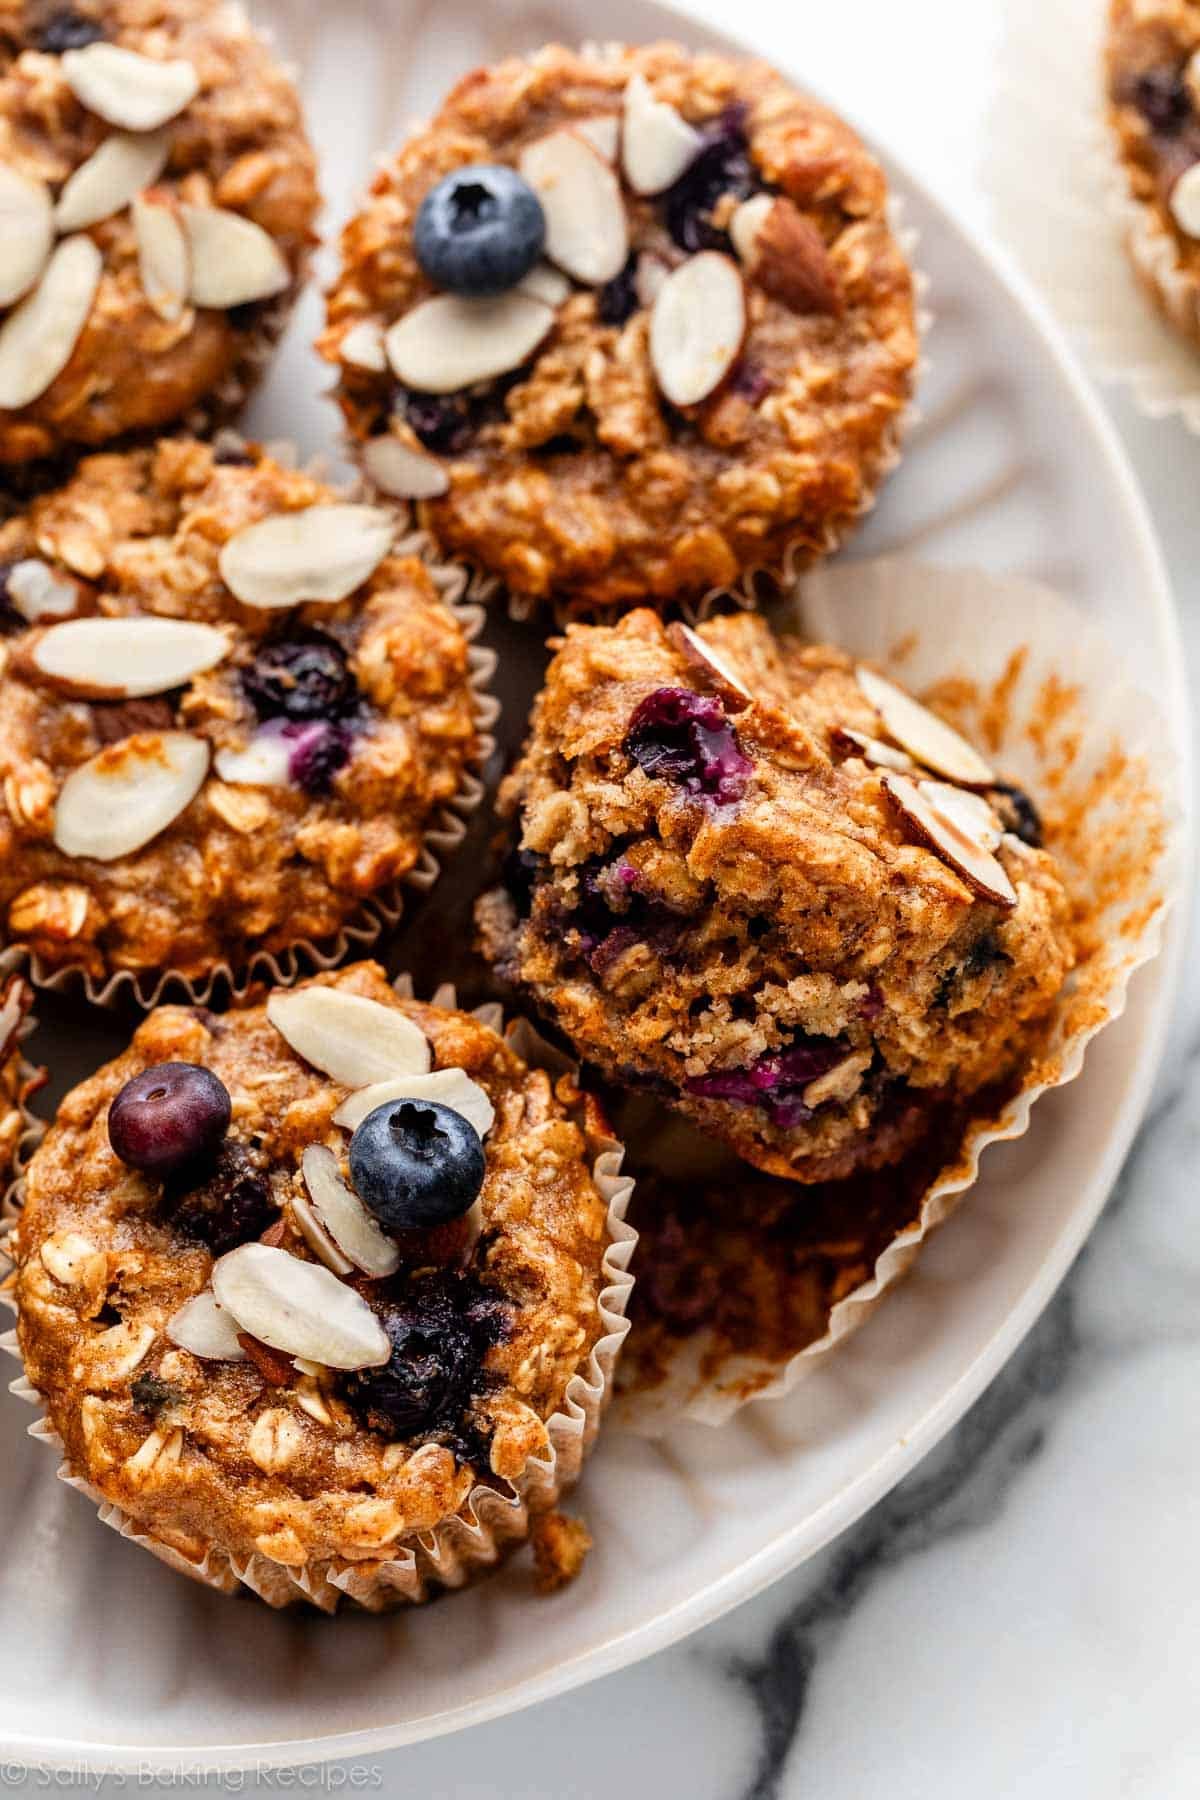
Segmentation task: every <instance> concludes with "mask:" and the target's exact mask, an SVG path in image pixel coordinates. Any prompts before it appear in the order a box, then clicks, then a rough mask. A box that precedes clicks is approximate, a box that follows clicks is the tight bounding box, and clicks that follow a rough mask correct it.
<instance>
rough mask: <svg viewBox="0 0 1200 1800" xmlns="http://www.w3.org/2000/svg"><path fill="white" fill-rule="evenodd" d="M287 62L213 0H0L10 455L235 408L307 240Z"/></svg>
mask: <svg viewBox="0 0 1200 1800" xmlns="http://www.w3.org/2000/svg"><path fill="white" fill-rule="evenodd" d="M317 205H318V195H317V189H316V162H315V158H314V156H313V152H312V149H311V147H310V146H309V143H308V140H307V138H306V136H305V134H304V126H303V120H302V118H301V113H300V103H299V99H298V97H297V94H296V90H295V88H294V86H293V84H292V82H291V80H290V78H289V77H288V76H287V75H286V74H285V73H284V71H283V70H282V69H281V68H280V67H279V65H278V64H277V63H276V61H275V60H274V57H273V56H272V54H271V53H270V51H269V50H268V48H267V46H266V44H265V43H264V42H263V41H262V39H261V38H259V37H258V36H257V35H256V34H255V33H254V32H253V31H252V30H251V28H250V26H249V23H248V22H247V20H246V18H245V16H244V15H243V14H242V13H241V11H240V10H239V9H238V8H236V7H231V6H226V5H221V4H217V3H216V0H78V4H75V5H69V6H67V5H59V4H55V3H54V0H0V211H2V213H3V231H2V242H3V256H2V258H0V263H2V265H3V266H2V267H0V463H2V464H7V465H10V466H11V465H18V464H25V463H29V462H32V461H34V460H37V459H40V458H45V457H51V456H54V455H55V454H57V453H59V452H63V451H69V450H72V449H75V448H78V447H80V446H92V447H95V446H98V445H101V444H105V443H109V442H112V441H113V440H115V439H118V438H121V437H124V436H127V435H128V434H131V433H135V432H145V431H151V430H155V429H157V428H160V427H162V426H164V425H166V424H168V423H170V422H172V421H173V420H176V419H183V418H190V419H191V421H192V423H193V424H195V423H196V422H197V421H198V420H199V419H200V418H201V417H203V418H204V419H206V420H209V421H211V420H212V419H215V418H217V417H220V416H224V415H228V414H229V413H231V412H232V411H233V410H235V409H236V407H237V406H238V405H239V404H240V403H241V401H242V400H243V399H244V398H245V395H246V392H247V391H248V388H249V386H250V384H251V382H252V380H253V378H254V376H255V373H256V371H257V369H258V367H259V365H260V364H261V362H262V360H263V357H264V355H265V353H266V351H267V350H268V349H269V347H270V345H271V344H272V343H273V342H274V340H275V338H276V337H277V336H278V335H279V332H280V331H281V329H282V327H283V323H284V321H285V319H286V317H287V314H288V311H289V310H290V307H291V303H292V301H293V300H294V298H295V294H296V291H297V289H298V286H299V284H300V281H301V279H302V276H303V272H304V267H305V263H306V259H307V254H308V250H309V248H310V246H311V244H312V243H313V241H314V237H313V221H314V218H315V215H316V211H317Z"/></svg>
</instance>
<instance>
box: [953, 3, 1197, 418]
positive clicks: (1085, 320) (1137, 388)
mask: <svg viewBox="0 0 1200 1800" xmlns="http://www.w3.org/2000/svg"><path fill="white" fill-rule="evenodd" d="M1106 10H1107V9H1106V8H1105V7H1103V6H1101V5H1099V4H1097V0H1060V4H1059V5H1058V6H1056V7H1046V6H1044V5H1041V4H1039V3H1038V0H1009V4H1008V6H1007V7H1006V8H1005V24H1004V31H1003V35H1002V40H1001V46H1000V53H999V57H998V61H997V79H996V90H995V100H994V103H993V107H992V112H991V119H990V123H991V130H990V131H989V132H988V133H986V136H985V141H986V144H987V155H986V157H985V158H984V160H983V162H982V164H981V169H980V174H981V178H982V181H983V184H984V187H985V189H986V191H987V193H988V196H989V198H990V200H991V203H992V210H993V214H994V216H995V219H996V222H997V225H998V227H999V230H1000V233H1001V235H1002V236H1003V238H1004V239H1005V241H1006V242H1007V244H1008V246H1009V248H1010V249H1012V250H1013V251H1015V253H1016V255H1017V257H1018V259H1019V261H1020V262H1021V263H1022V264H1023V266H1024V268H1025V269H1026V271H1027V273H1028V274H1029V275H1031V276H1032V278H1033V279H1034V281H1036V283H1037V285H1038V287H1039V288H1040V289H1041V291H1042V293H1043V295H1044V296H1045V298H1046V299H1047V300H1048V301H1049V302H1050V304H1051V306H1052V307H1053V309H1054V311H1055V312H1056V313H1057V314H1058V317H1059V318H1060V320H1061V321H1062V323H1063V324H1064V325H1065V326H1066V327H1067V329H1068V330H1069V331H1070V332H1071V333H1072V334H1073V335H1074V336H1075V337H1076V338H1077V339H1078V340H1079V341H1080V342H1081V343H1082V345H1083V347H1084V350H1085V353H1086V355H1087V357H1088V360H1089V362H1090V363H1091V365H1092V367H1093V369H1094V371H1095V373H1096V374H1097V375H1098V376H1099V377H1100V379H1101V380H1102V381H1106V382H1110V383H1113V384H1116V385H1120V386H1122V387H1125V388H1127V389H1128V390H1129V392H1130V394H1131V396H1132V398H1133V401H1134V403H1135V405H1136V406H1137V408H1138V410H1139V411H1140V412H1142V413H1144V414H1145V415H1146V417H1147V418H1151V419H1163V418H1171V417H1177V418H1179V419H1181V420H1182V421H1183V423H1184V424H1185V425H1186V426H1187V427H1188V429H1189V430H1190V431H1194V432H1200V289H1198V288H1197V284H1196V283H1195V282H1194V281H1193V280H1192V279H1190V278H1188V277H1187V276H1185V275H1184V274H1183V273H1182V271H1181V270H1180V268H1179V262H1178V249H1177V246H1176V244H1175V241H1174V239H1173V238H1172V236H1171V235H1170V233H1169V232H1167V231H1166V230H1165V229H1164V228H1163V226H1162V225H1161V224H1160V222H1159V221H1158V219H1157V218H1156V217H1155V216H1154V213H1153V212H1152V211H1151V209H1150V208H1149V207H1148V206H1145V205H1143V204H1142V203H1141V202H1140V201H1138V200H1136V199H1135V198H1134V197H1133V195H1132V194H1131V193H1130V190H1129V183H1128V178H1127V175H1126V171H1125V169H1124V167H1123V165H1122V163H1121V161H1120V157H1119V155H1118V149H1117V142H1116V138H1115V136H1114V135H1113V132H1112V130H1111V127H1110V126H1109V123H1108V119H1107V117H1106V116H1105V115H1106V98H1105V91H1104V74H1103V65H1102V55H1103V35H1104V30H1105V15H1106ZM1047 169H1053V171H1054V179H1053V181H1047V180H1046V171H1047Z"/></svg>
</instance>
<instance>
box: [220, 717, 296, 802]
mask: <svg viewBox="0 0 1200 1800" xmlns="http://www.w3.org/2000/svg"><path fill="white" fill-rule="evenodd" d="M291 763H292V749H291V746H290V745H289V744H288V740H287V739H286V738H285V737H284V735H283V733H282V731H280V730H277V729H276V730H272V728H271V726H269V725H264V727H263V729H262V730H261V731H256V732H255V734H254V736H253V737H252V738H251V739H250V742H249V743H248V744H247V745H246V747H245V749H244V750H218V751H217V754H216V756H215V757H214V758H213V767H214V768H215V769H216V771H217V774H218V775H219V776H220V778H221V780H222V781H227V782H229V784H230V786H231V787H290V786H291V781H292V775H291Z"/></svg>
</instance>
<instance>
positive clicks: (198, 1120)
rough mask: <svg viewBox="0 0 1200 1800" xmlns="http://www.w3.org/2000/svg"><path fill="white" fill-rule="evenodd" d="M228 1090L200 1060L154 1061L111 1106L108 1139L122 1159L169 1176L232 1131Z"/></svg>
mask: <svg viewBox="0 0 1200 1800" xmlns="http://www.w3.org/2000/svg"><path fill="white" fill-rule="evenodd" d="M231 1114H232V1107H231V1105H230V1100H229V1091H228V1089H227V1088H226V1087H225V1084H224V1083H223V1082H221V1081H219V1080H218V1079H217V1077H216V1076H215V1075H214V1074H213V1072H212V1070H211V1069H205V1068H202V1067H201V1066H200V1065H199V1064H198V1063H185V1062H168V1063H156V1064H155V1066H154V1067H153V1068H150V1069H143V1071H142V1073H141V1074H140V1075H135V1076H134V1077H133V1080H132V1081H127V1082H126V1083H125V1086H124V1087H123V1088H122V1089H121V1091H120V1093H119V1094H118V1095H117V1097H116V1099H115V1100H114V1101H113V1103H112V1105H111V1106H110V1107H109V1109H108V1141H109V1143H110V1144H111V1145H112V1147H113V1150H114V1151H115V1152H116V1154H117V1155H118V1156H119V1157H120V1159H121V1161H122V1162H123V1163H128V1165H129V1167H130V1168H131V1169H141V1170H142V1171H143V1172H144V1173H145V1174H147V1175H168V1174H170V1173H171V1172H172V1171H173V1170H175V1169H179V1168H181V1167H182V1166H183V1164H185V1163H189V1162H192V1161H193V1160H195V1159H197V1158H201V1157H204V1156H210V1155H212V1153H213V1152H214V1151H215V1150H216V1148H217V1146H218V1145H219V1144H220V1142H221V1140H222V1139H223V1138H224V1136H225V1133H226V1132H227V1131H228V1130H229V1120H230V1117H231Z"/></svg>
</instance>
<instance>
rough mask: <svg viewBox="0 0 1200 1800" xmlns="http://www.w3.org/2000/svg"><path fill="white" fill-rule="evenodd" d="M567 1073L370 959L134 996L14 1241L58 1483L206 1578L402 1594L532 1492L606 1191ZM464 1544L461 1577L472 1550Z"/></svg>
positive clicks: (32, 1362) (604, 1225) (264, 1586)
mask: <svg viewBox="0 0 1200 1800" xmlns="http://www.w3.org/2000/svg"><path fill="white" fill-rule="evenodd" d="M568 1085H569V1084H568ZM564 1093H566V1088H565V1087H564V1086H563V1085H562V1084H558V1085H556V1084H555V1083H553V1082H552V1080H551V1077H550V1076H549V1075H548V1074H547V1073H546V1072H545V1071H542V1070H538V1069H533V1068H530V1067H529V1066H528V1065H527V1064H526V1063H525V1062H524V1061H522V1059H521V1058H520V1057H519V1056H518V1055H517V1054H516V1053H515V1051H514V1050H513V1049H512V1048H510V1046H509V1045H508V1044H507V1043H506V1042H505V1041H504V1040H503V1039H502V1038H501V1037H499V1036H498V1035H497V1034H496V1033H495V1032H494V1031H492V1030H490V1029H489V1028H488V1027H487V1026H486V1025H484V1024H482V1023H481V1022H480V1020H479V1019H477V1018H475V1017H473V1016H471V1015H469V1014H465V1013H461V1012H455V1011H448V1010H444V1009H442V1008H439V1007H435V1006H430V1005H424V1004H421V1003H418V1002H414V1001H407V1000H402V999H399V998H398V997H397V996H396V994H395V992H394V991H393V990H392V989H391V988H390V987H389V985H388V983H387V981H386V978H385V977H384V974H383V971H382V970H381V969H379V968H378V967H377V966H376V965H373V964H360V965H358V966H357V967H355V968H352V969H348V970H344V971H342V972H341V973H340V974H337V975H331V976H324V977H319V978H318V979H317V980H316V981H315V982H313V983H311V984H307V985H304V986H301V987H300V988H298V989H293V990H290V991H288V992H286V993H284V992H281V991H280V992H276V993H275V994H274V995H272V996H271V997H270V998H269V999H268V1002H267V1004H266V1005H265V1006H261V1005H260V1006H254V1007H250V1008H247V1009H244V1010H237V1011H234V1012H231V1013H228V1014H226V1015H223V1016H220V1017H217V1016H215V1015H213V1014H210V1013H207V1012H205V1011H203V1010H202V1009H198V1008H183V1007H164V1008H161V1009H159V1010H158V1011H157V1012H155V1013H153V1014H151V1015H150V1016H149V1018H148V1019H147V1020H146V1021H145V1022H144V1023H143V1024H142V1025H141V1027H140V1028H139V1030H138V1032H137V1034H136V1036H135V1037H134V1039H133V1042H132V1044H131V1046H130V1048H129V1050H128V1051H127V1052H126V1053H125V1054H124V1055H123V1056H121V1057H120V1058H118V1060H117V1061H116V1062H113V1063H110V1064H109V1065H108V1066H107V1067H106V1068H104V1069H101V1070H100V1071H99V1073H98V1074H96V1075H95V1076H93V1077H92V1078H91V1079H90V1080H88V1081H86V1082H85V1083H84V1084H83V1085H82V1086H81V1087H79V1088H77V1089H76V1090H75V1091H74V1092H73V1093H72V1094H70V1095H69V1096H68V1097H67V1099H66V1100H65V1101H64V1102H63V1104H62V1106H61V1108H60V1110H59V1114H58V1118H57V1120H56V1122H55V1124H54V1125H53V1126H52V1128H51V1130H50V1132H49V1134H48V1136H47V1138H46V1140H45V1142H44V1144H43V1145H42V1147H41V1149H40V1150H39V1152H38V1153H37V1155H36V1156H35V1158H34V1160H33V1162H32V1164H31V1166H30V1169H29V1172H28V1178H27V1182H26V1184H25V1201H24V1207H23V1210H22V1211H21V1214H20V1218H19V1223H18V1226H17V1229H16V1232H15V1236H14V1243H13V1254H14V1256H15V1258H16V1261H17V1265H18V1272H17V1278H16V1299H17V1303H18V1337H19V1343H20V1349H21V1353H22V1355H23V1358H24V1362H25V1369H26V1374H27V1376H28V1379H29V1380H30V1381H31V1382H32V1384H33V1386H34V1387H35V1388H36V1389H37V1391H38V1393H39V1394H40V1395H41V1397H42V1399H43V1401H44V1404H45V1406H46V1410H47V1414H48V1418H49V1420H50V1423H51V1425H52V1426H53V1428H54V1430H55V1431H56V1432H57V1433H58V1434H59V1436H60V1437H61V1439H62V1441H63V1445H64V1449H65V1454H66V1459H67V1464H68V1466H69V1468H70V1470H71V1472H72V1474H73V1475H74V1476H75V1477H77V1478H79V1479H81V1480H83V1481H84V1482H86V1483H87V1484H89V1486H90V1489H91V1490H92V1491H93V1492H94V1494H95V1495H96V1496H98V1497H102V1498H103V1499H104V1500H105V1501H108V1502H111V1503H114V1504H115V1505H117V1506H118V1507H120V1508H122V1509H123V1511H124V1512H125V1513H126V1514H127V1515H128V1516H129V1517H130V1518H131V1519H132V1521H133V1524H134V1527H135V1528H136V1529H137V1531H138V1532H139V1533H140V1534H144V1535H145V1537H147V1538H148V1539H149V1540H150V1541H151V1543H152V1545H154V1546H157V1547H160V1548H161V1547H165V1548H166V1549H167V1551H168V1552H171V1553H173V1555H174V1558H175V1559H176V1561H177V1562H179V1561H180V1560H181V1561H182V1564H183V1566H185V1567H189V1566H190V1567H191V1568H193V1569H203V1571H204V1573H205V1575H206V1577H207V1578H208V1579H213V1580H216V1581H217V1582H218V1584H219V1585H236V1580H237V1579H238V1577H239V1576H240V1577H241V1578H245V1579H248V1580H249V1581H250V1584H251V1585H254V1586H256V1587H257V1588H258V1589H259V1591H261V1592H263V1594H264V1596H265V1597H267V1598H269V1599H273V1600H275V1601H277V1602H281V1601H283V1600H285V1599H295V1598H297V1597H299V1595H300V1594H301V1592H307V1593H308V1595H309V1597H311V1598H315V1599H317V1600H318V1602H319V1603H321V1604H324V1605H329V1604H332V1603H333V1602H334V1601H335V1600H336V1598H337V1593H338V1586H339V1584H340V1585H341V1586H342V1587H343V1588H345V1589H347V1590H348V1591H351V1592H353V1593H355V1594H356V1597H358V1598H360V1599H363V1600H364V1602H365V1603H367V1604H371V1605H377V1604H386V1603H388V1602H389V1601H390V1600H392V1599H414V1598H422V1597H424V1592H425V1587H426V1584H427V1582H428V1581H429V1580H430V1579H434V1580H436V1579H437V1575H438V1572H439V1570H438V1568H437V1567H435V1565H437V1564H438V1555H439V1552H438V1548H437V1545H438V1534H439V1532H441V1531H442V1530H443V1528H444V1527H446V1526H448V1525H450V1524H452V1523H453V1522H454V1521H456V1520H457V1521H458V1522H459V1525H460V1526H462V1527H464V1528H465V1526H467V1525H469V1524H470V1516H469V1509H468V1501H469V1497H470V1496H471V1495H472V1491H473V1490H475V1489H476V1488H477V1484H479V1483H480V1482H482V1483H484V1484H486V1485H487V1486H488V1487H490V1488H491V1489H493V1490H494V1494H493V1498H497V1497H499V1496H500V1495H507V1496H508V1497H509V1499H510V1500H512V1499H513V1498H514V1497H522V1496H523V1495H524V1493H525V1487H526V1476H527V1474H528V1471H529V1466H530V1464H531V1462H532V1461H534V1460H536V1459H539V1458H540V1459H542V1460H543V1461H544V1460H545V1459H546V1457H547V1454H548V1451H549V1448H550V1441H551V1440H550V1438H549V1436H548V1432H547V1422H548V1421H549V1420H550V1419H551V1418H552V1416H553V1415H555V1414H556V1413H558V1412H559V1411H560V1409H561V1408H562V1407H563V1406H564V1402H565V1400H566V1398H567V1391H568V1388H569V1387H570V1386H571V1384H572V1380H573V1378H574V1377H575V1376H576V1374H577V1373H580V1372H585V1373H586V1372H587V1370H588V1365H589V1358H590V1357H591V1352H592V1350H593V1348H594V1347H595V1345H596V1344H597V1341H598V1339H599V1338H600V1337H601V1334H602V1332H603V1330H604V1329H605V1317H604V1313H603V1312H602V1309H601V1305H600V1295H601V1291H602V1290H603V1289H604V1287H605V1285H606V1283H607V1281H608V1279H609V1277H608V1276H607V1275H606V1273H605V1270H604V1259H605V1255H606V1252H607V1250H608V1248H609V1243H610V1235H609V1230H608V1222H607V1221H608V1211H607V1205H606V1202H605V1200H604V1199H603V1198H602V1196H601V1193H600V1192H599V1190H598V1188H597V1185H596V1181H595V1180H594V1179H593V1175H592V1162H591V1154H590V1152H589V1148H588V1140H587V1138H586V1137H585V1130H584V1128H583V1127H582V1126H581V1124H580V1123H579V1122H577V1119H576V1116H575V1109H574V1107H573V1106H572V1107H571V1108H570V1109H569V1107H568V1105H567V1104H565V1103H564V1099H563V1098H562V1096H563V1095H564ZM568 1098H569V1099H572V1100H577V1099H578V1098H579V1096H578V1094H577V1090H574V1089H573V1088H572V1089H571V1092H570V1095H569V1096H568ZM459 1108H462V1109H464V1110H463V1111H459V1110H457V1109H459ZM466 1113H469V1114H470V1118H469V1119H468V1118H467V1117H466V1116H465V1114H466ZM381 1120H382V1123H383V1125H384V1126H385V1127H386V1128H387V1129H386V1130H385V1132H384V1137H383V1139H382V1140H380V1139H379V1138H378V1135H377V1131H376V1127H377V1125H378V1124H379V1122H380V1121H381ZM367 1137H371V1138H372V1143H371V1146H370V1147H369V1149H368V1150H364V1149H362V1147H361V1146H362V1144H363V1141H364V1139H366V1138H367ZM364 1171H365V1173H364ZM367 1175H370V1176H372V1177H373V1178H374V1180H375V1181H376V1182H377V1183H378V1184H380V1185H379V1186H377V1187H372V1186H370V1185H369V1184H368V1181H367V1179H366V1176H367ZM364 1192H370V1193H371V1195H372V1200H371V1205H370V1206H368V1205H367V1204H366V1202H365V1201H364V1199H363V1198H361V1197H360V1196H361V1194H362V1193H364ZM381 1196H382V1197H381ZM593 1423H594V1422H593ZM589 1435H590V1434H589ZM556 1497H557V1496H556V1495H555V1496H552V1497H551V1503H553V1498H556ZM508 1511H509V1513H510V1514H511V1515H512V1516H511V1517H510V1518H509V1519H508V1521H507V1525H506V1527H505V1528H506V1529H507V1530H508V1531H509V1533H510V1537H511V1536H512V1535H513V1534H516V1535H521V1536H523V1535H524V1534H525V1532H526V1531H527V1529H528V1524H529V1520H528V1518H523V1517H522V1516H521V1513H520V1508H519V1507H517V1506H515V1505H513V1506H510V1507H509V1508H508ZM467 1535H468V1534H467V1533H466V1531H465V1529H464V1532H463V1537H462V1544H464V1545H465V1544H466V1539H467ZM475 1535H476V1537H477V1539H478V1540H479V1541H478V1542H477V1543H476V1545H475V1547H474V1551H473V1552H472V1551H471V1550H470V1546H469V1545H468V1546H467V1553H468V1566H469V1561H470V1555H472V1554H474V1555H476V1556H477V1560H478V1561H479V1562H480V1563H484V1562H487V1561H494V1560H495V1557H496V1554H497V1553H498V1551H499V1549H500V1548H501V1547H503V1545H502V1540H497V1542H496V1543H495V1544H493V1545H492V1547H491V1551H490V1554H489V1553H488V1529H487V1528H486V1527H485V1528H484V1529H483V1530H482V1531H477V1532H476V1534H475ZM418 1538H420V1539H421V1542H420V1543H418V1541H417V1540H418ZM447 1542H448V1540H445V1541H444V1542H443V1554H445V1552H446V1544H447ZM460 1547H461V1546H460ZM414 1556H415V1558H416V1561H415V1563H414ZM453 1563H454V1558H453V1557H448V1559H447V1560H446V1561H445V1562H443V1564H442V1565H441V1569H440V1572H441V1573H442V1574H443V1575H446V1574H447V1572H448V1570H449V1569H450V1568H451V1566H452V1565H453ZM414 1570H415V1571H417V1574H416V1575H415V1576H414ZM230 1571H235V1572H236V1573H234V1574H232V1575H231V1574H230ZM226 1578H228V1579H226Z"/></svg>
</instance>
